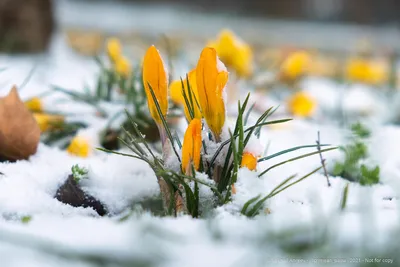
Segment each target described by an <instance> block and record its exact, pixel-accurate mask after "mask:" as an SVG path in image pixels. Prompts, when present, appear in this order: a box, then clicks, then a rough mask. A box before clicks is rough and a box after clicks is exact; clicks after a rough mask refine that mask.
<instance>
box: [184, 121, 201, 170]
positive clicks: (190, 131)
mask: <svg viewBox="0 0 400 267" xmlns="http://www.w3.org/2000/svg"><path fill="white" fill-rule="evenodd" d="M200 151H201V121H200V120H199V119H193V120H192V121H191V122H190V123H189V126H188V127H187V129H186V132H185V136H184V138H183V144H182V172H183V173H185V174H187V175H190V174H191V172H192V170H191V164H193V167H194V169H195V170H198V169H199V167H200Z"/></svg>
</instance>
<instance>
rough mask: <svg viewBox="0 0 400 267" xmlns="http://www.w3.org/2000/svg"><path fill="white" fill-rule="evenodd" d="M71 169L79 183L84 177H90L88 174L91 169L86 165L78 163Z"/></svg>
mask: <svg viewBox="0 0 400 267" xmlns="http://www.w3.org/2000/svg"><path fill="white" fill-rule="evenodd" d="M71 171H72V176H73V177H74V180H75V182H76V183H79V182H80V181H81V180H82V179H87V178H88V175H87V174H88V172H89V171H88V170H87V169H86V168H84V167H79V165H78V164H76V165H74V166H72V168H71Z"/></svg>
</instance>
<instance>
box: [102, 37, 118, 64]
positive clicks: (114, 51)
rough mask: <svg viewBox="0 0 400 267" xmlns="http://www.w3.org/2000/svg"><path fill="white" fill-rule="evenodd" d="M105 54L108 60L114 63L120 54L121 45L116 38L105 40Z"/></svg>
mask: <svg viewBox="0 0 400 267" xmlns="http://www.w3.org/2000/svg"><path fill="white" fill-rule="evenodd" d="M106 46H107V54H108V57H109V58H110V60H111V61H112V62H113V63H115V62H117V60H118V59H119V58H120V57H121V55H122V46H121V43H120V41H119V40H118V39H117V38H110V39H108V40H107V45H106Z"/></svg>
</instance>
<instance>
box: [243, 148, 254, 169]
mask: <svg viewBox="0 0 400 267" xmlns="http://www.w3.org/2000/svg"><path fill="white" fill-rule="evenodd" d="M240 167H242V168H243V167H246V168H247V169H249V170H250V171H254V170H256V168H257V158H256V157H255V156H254V155H253V154H251V153H249V152H245V153H243V156H242V163H241V164H240Z"/></svg>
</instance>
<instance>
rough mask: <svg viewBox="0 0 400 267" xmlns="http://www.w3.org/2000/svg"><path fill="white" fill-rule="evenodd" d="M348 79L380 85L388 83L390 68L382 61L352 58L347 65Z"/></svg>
mask: <svg viewBox="0 0 400 267" xmlns="http://www.w3.org/2000/svg"><path fill="white" fill-rule="evenodd" d="M346 77H347V79H349V80H351V81H353V82H362V83H367V84H372V85H379V84H382V83H385V82H387V80H388V77H389V66H388V64H387V63H386V62H384V61H382V60H368V59H365V58H352V59H350V60H349V61H348V62H347V65H346Z"/></svg>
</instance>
